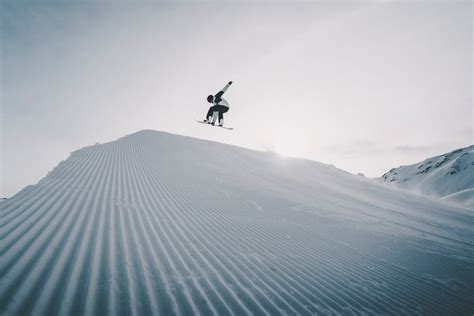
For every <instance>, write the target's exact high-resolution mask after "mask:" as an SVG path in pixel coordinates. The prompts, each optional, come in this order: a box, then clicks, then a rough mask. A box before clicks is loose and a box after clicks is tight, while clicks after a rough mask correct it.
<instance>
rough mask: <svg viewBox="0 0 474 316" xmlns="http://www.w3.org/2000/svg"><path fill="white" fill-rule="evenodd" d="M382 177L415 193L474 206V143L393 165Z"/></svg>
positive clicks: (385, 180)
mask: <svg viewBox="0 0 474 316" xmlns="http://www.w3.org/2000/svg"><path fill="white" fill-rule="evenodd" d="M380 180H381V181H382V182H385V183H389V184H391V185H394V186H397V187H399V188H401V189H404V190H409V191H412V192H414V193H418V194H423V195H427V196H432V197H438V198H441V199H444V200H448V201H452V202H457V203H462V204H464V205H467V206H472V207H474V145H471V146H468V147H465V148H459V149H456V150H453V151H451V152H449V153H446V154H443V155H439V156H435V157H431V158H428V159H425V160H423V161H422V162H419V163H416V164H413V165H407V166H401V167H398V168H393V169H390V171H388V172H387V173H385V174H384V175H383V176H382V177H381V178H380Z"/></svg>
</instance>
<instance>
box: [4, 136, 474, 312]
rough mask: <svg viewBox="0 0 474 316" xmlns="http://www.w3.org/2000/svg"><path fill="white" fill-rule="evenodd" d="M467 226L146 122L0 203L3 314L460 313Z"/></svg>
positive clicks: (396, 194) (470, 289)
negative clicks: (142, 128) (147, 128)
mask: <svg viewBox="0 0 474 316" xmlns="http://www.w3.org/2000/svg"><path fill="white" fill-rule="evenodd" d="M472 223H474V218H473V215H472V212H470V211H467V210H466V209H464V208H458V207H455V206H450V205H445V204H441V203H438V202H436V201H432V200H429V199H426V198H423V197H419V196H416V195H413V194H408V193H406V192H402V191H398V190H392V189H390V188H386V187H385V186H382V185H380V184H378V183H374V181H372V180H370V179H365V178H362V177H357V176H354V175H351V174H349V173H347V172H343V171H341V170H338V169H336V168H334V167H330V166H327V165H324V164H321V163H317V162H313V161H308V160H303V159H293V158H279V157H278V156H276V155H273V154H269V153H265V152H259V151H253V150H249V149H244V148H239V147H236V146H230V145H225V144H219V143H215V142H210V141H205V140H199V139H195V138H191V137H184V136H178V135H173V134H168V133H163V132H156V131H141V132H138V133H135V134H132V135H129V136H126V137H123V138H120V139H118V140H116V141H113V142H110V143H105V144H96V145H94V146H89V147H86V148H83V149H81V150H78V151H75V152H73V153H72V154H71V155H70V157H69V158H68V159H66V160H65V161H63V162H61V163H60V164H59V165H58V166H57V167H56V168H55V169H54V170H53V171H52V172H50V173H49V174H48V175H47V176H46V177H45V178H43V179H42V180H41V181H40V182H39V183H37V184H35V185H31V186H29V187H27V188H25V189H24V190H22V191H21V192H19V193H18V194H16V195H15V196H13V197H12V198H9V199H8V200H6V201H4V202H1V203H0V240H1V242H0V256H1V260H0V278H1V282H0V314H1V315H122V314H130V315H231V314H234V315H340V314H368V315H375V314H377V315H378V314H405V315H414V314H416V315H419V314H425V315H437V314H443V315H467V314H469V313H471V312H472V311H473V310H474V304H473V302H472V293H474V285H473V284H472V282H470V280H472V267H473V266H474V254H473V252H472V247H473V245H474V236H473V234H472Z"/></svg>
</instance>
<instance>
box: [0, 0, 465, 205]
mask: <svg viewBox="0 0 474 316" xmlns="http://www.w3.org/2000/svg"><path fill="white" fill-rule="evenodd" d="M66 2H67V3H66ZM472 7H473V5H472V2H471V1H346V2H344V1H332V2H323V1H315V2H300V3H296V2H294V1H291V2H290V1H288V2H279V3H276V2H272V1H266V2H252V1H247V2H238V1H235V2H207V3H205V2H199V1H184V2H180V3H177V2H170V3H163V2H154V1H139V2H132V1H120V2H117V1H36V2H34V3H30V2H29V1H13V0H4V1H2V2H1V8H0V9H1V13H0V15H1V39H0V40H1V69H0V70H1V86H0V88H1V89H0V92H1V135H0V138H1V155H0V159H1V160H0V163H1V167H2V168H1V174H0V176H1V187H0V197H9V196H12V195H13V194H14V193H16V192H18V191H19V190H20V189H22V188H23V187H25V186H27V185H31V184H35V183H36V182H37V181H39V180H40V179H41V178H42V177H44V176H45V175H46V174H47V172H48V171H50V170H52V169H53V168H54V167H55V166H56V165H57V164H58V163H59V162H60V161H61V160H64V159H66V158H67V157H68V156H69V154H70V152H72V151H74V150H77V149H80V148H82V147H84V146H88V145H93V144H95V143H103V142H108V141H113V140H115V139H117V138H119V137H122V136H125V135H127V134H131V133H133V132H136V131H139V130H143V129H154V130H161V131H166V132H170V133H176V134H181V135H187V136H192V137H197V138H203V139H209V140H215V141H219V142H223V143H229V144H234V145H238V146H243V147H247V148H252V149H259V150H264V149H265V148H272V149H273V150H276V151H277V152H279V153H281V154H283V155H289V156H295V157H302V158H307V159H311V160H316V161H321V162H324V163H329V164H333V165H335V166H336V167H338V168H341V169H344V170H347V171H349V172H352V173H358V172H362V173H364V174H365V175H366V176H369V177H378V176H381V175H382V174H383V173H384V172H386V171H387V170H389V169H390V168H392V167H398V166H400V165H404V164H412V163H415V162H417V161H420V160H423V159H425V158H427V157H429V156H434V155H438V154H441V153H443V152H447V151H451V150H453V149H456V148H458V147H464V146H468V145H470V144H473V143H474V140H473V138H474V136H473V126H474V114H473V99H472V91H473V86H472V72H473V68H472V53H473V51H472V42H473V41H472V15H473V8H472ZM229 80H232V81H233V82H234V84H233V85H232V86H231V87H230V88H229V90H228V91H227V92H226V94H225V98H226V99H227V100H228V101H229V103H230V111H229V112H228V113H227V114H226V116H225V122H226V125H229V126H232V127H234V130H233V131H227V130H224V129H219V128H212V127H208V126H204V125H202V124H198V123H196V122H195V119H202V118H204V115H205V113H206V111H207V109H208V107H209V103H207V102H206V97H207V95H208V94H215V93H216V92H218V91H219V89H221V88H222V87H223V86H224V85H225V84H226V83H227V82H228V81H229Z"/></svg>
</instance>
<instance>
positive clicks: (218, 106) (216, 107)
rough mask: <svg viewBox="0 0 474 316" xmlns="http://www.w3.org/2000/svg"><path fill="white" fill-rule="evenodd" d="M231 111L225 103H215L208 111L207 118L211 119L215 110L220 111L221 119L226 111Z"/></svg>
mask: <svg viewBox="0 0 474 316" xmlns="http://www.w3.org/2000/svg"><path fill="white" fill-rule="evenodd" d="M227 111H229V108H228V107H226V106H223V105H214V106H211V107H210V108H209V111H207V115H206V119H207V120H209V118H210V117H212V113H214V112H219V120H221V119H222V118H224V113H226V112H227Z"/></svg>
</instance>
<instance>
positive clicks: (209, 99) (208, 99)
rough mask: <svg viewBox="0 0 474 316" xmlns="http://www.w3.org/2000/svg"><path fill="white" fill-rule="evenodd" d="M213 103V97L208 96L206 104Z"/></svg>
mask: <svg viewBox="0 0 474 316" xmlns="http://www.w3.org/2000/svg"><path fill="white" fill-rule="evenodd" d="M213 101H214V96H213V95H212V94H211V95H208V96H207V102H209V103H212V102H213Z"/></svg>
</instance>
